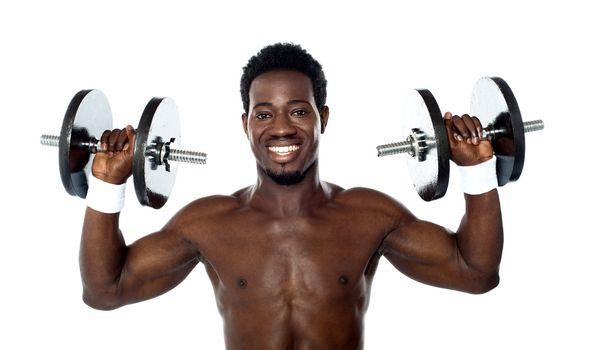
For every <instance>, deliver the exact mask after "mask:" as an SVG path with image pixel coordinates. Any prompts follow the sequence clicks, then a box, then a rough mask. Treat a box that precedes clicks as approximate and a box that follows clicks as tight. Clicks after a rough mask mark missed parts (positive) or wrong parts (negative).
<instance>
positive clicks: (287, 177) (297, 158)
mask: <svg viewBox="0 0 590 350" xmlns="http://www.w3.org/2000/svg"><path fill="white" fill-rule="evenodd" d="M327 121H328V108H327V107H324V108H323V109H322V111H321V113H320V111H318V109H317V107H316V103H315V99H314V97H313V87H312V83H311V80H310V79H309V77H307V76H306V75H305V74H303V73H299V72H296V71H288V70H274V71H270V72H266V73H264V74H261V75H259V76H258V77H257V78H256V79H254V80H253V81H252V84H251V86H250V110H249V112H248V115H246V114H243V115H242V123H243V126H244V131H245V132H246V135H247V136H248V140H249V141H250V146H251V148H252V152H253V153H254V156H255V157H256V161H257V163H258V166H259V167H261V168H262V169H264V171H265V172H266V173H267V174H268V175H269V176H270V177H271V178H273V179H274V180H275V181H276V182H278V183H280V184H294V183H297V182H299V181H301V180H302V179H303V176H304V175H305V173H306V172H307V170H309V168H310V167H311V166H312V165H313V164H315V163H316V161H317V158H318V152H319V148H318V145H319V135H320V133H322V132H323V130H324V128H325V126H326V124H327Z"/></svg>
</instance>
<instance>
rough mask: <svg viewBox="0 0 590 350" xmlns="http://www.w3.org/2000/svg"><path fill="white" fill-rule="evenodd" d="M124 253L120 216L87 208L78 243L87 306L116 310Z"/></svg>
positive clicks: (125, 250)
mask: <svg viewBox="0 0 590 350" xmlns="http://www.w3.org/2000/svg"><path fill="white" fill-rule="evenodd" d="M126 253H127V246H126V245H125V240H124V238H123V235H122V234H121V231H120V230H119V214H118V213H116V214H104V213H101V212H98V211H95V210H93V209H91V208H87V209H86V215H85V217H84V225H83V228H82V240H81V243H80V272H81V275H82V283H83V287H84V301H85V302H86V303H87V304H89V305H90V306H93V307H97V308H113V307H116V303H117V299H118V296H117V293H118V289H117V287H118V281H119V278H120V276H121V270H122V268H123V265H124V263H125V256H126Z"/></svg>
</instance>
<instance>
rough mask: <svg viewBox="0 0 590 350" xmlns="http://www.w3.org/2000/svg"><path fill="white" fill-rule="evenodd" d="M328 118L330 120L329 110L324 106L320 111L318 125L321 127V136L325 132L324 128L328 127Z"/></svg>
mask: <svg viewBox="0 0 590 350" xmlns="http://www.w3.org/2000/svg"><path fill="white" fill-rule="evenodd" d="M328 118H330V108H328V106H324V107H322V110H321V111H320V123H321V125H322V128H321V132H322V134H323V133H324V131H326V126H327V125H328Z"/></svg>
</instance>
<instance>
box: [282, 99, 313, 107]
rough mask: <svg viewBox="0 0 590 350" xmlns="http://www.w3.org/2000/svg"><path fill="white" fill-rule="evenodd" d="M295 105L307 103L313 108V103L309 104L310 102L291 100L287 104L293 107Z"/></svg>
mask: <svg viewBox="0 0 590 350" xmlns="http://www.w3.org/2000/svg"><path fill="white" fill-rule="evenodd" d="M295 103H306V104H308V105H310V106H311V103H309V101H307V100H289V102H287V104H288V105H292V104H295Z"/></svg>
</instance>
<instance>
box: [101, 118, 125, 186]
mask: <svg viewBox="0 0 590 350" xmlns="http://www.w3.org/2000/svg"><path fill="white" fill-rule="evenodd" d="M100 144H101V148H102V149H103V151H102V152H98V153H96V155H95V157H94V162H93V163H92V174H93V175H94V177H96V178H97V179H100V180H102V181H105V182H109V183H112V184H122V183H125V182H126V181H127V179H128V178H129V177H130V176H131V172H132V169H133V148H134V145H135V129H133V127H132V126H130V125H128V126H127V127H126V128H125V129H123V130H119V129H114V130H106V131H105V132H104V133H103V134H102V136H101V137H100Z"/></svg>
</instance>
